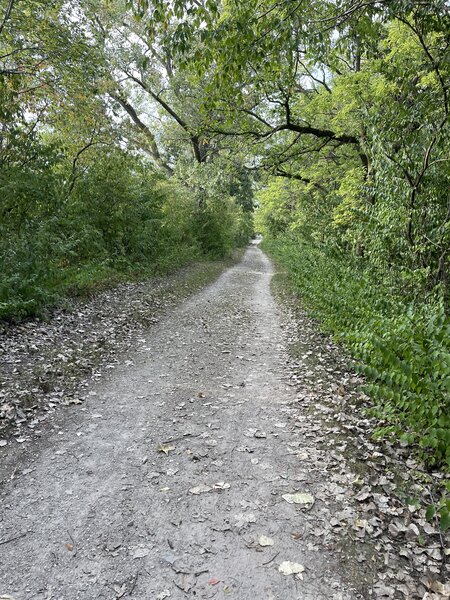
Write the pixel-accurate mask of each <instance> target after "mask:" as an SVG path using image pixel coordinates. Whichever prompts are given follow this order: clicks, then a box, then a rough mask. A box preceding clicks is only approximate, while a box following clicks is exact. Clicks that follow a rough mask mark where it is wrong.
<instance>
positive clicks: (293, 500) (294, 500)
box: [282, 492, 315, 506]
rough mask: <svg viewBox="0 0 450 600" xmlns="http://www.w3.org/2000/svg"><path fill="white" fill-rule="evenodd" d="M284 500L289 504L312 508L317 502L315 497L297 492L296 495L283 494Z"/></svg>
mask: <svg viewBox="0 0 450 600" xmlns="http://www.w3.org/2000/svg"><path fill="white" fill-rule="evenodd" d="M282 498H284V500H286V502H287V503H288V504H304V505H306V504H309V505H310V506H312V505H313V504H314V502H315V499H314V496H312V495H311V494H305V493H302V492H296V493H295V494H283V496H282Z"/></svg>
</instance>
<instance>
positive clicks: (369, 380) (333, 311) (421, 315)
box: [263, 234, 450, 529]
mask: <svg viewBox="0 0 450 600" xmlns="http://www.w3.org/2000/svg"><path fill="white" fill-rule="evenodd" d="M263 247H264V248H265V249H266V250H267V251H268V252H269V253H270V254H271V255H272V256H273V257H274V258H275V259H276V260H277V262H279V264H280V265H281V266H282V267H283V268H284V269H285V270H286V272H287V276H288V279H289V281H290V283H291V285H292V287H293V289H294V291H295V292H296V293H297V294H298V296H299V297H300V299H301V302H302V303H303V304H304V305H305V307H306V308H308V309H309V310H310V311H311V313H312V315H313V316H314V317H316V318H317V319H318V320H319V321H320V323H321V324H322V327H323V328H324V330H326V331H328V332H330V333H332V334H333V336H334V337H335V338H336V339H338V340H339V341H340V342H341V343H343V344H344V345H345V346H346V347H347V348H348V349H349V350H350V352H351V353H352V355H353V357H354V358H355V359H356V361H357V364H358V369H359V371H360V372H361V373H362V374H363V375H364V376H365V380H366V386H365V391H366V392H367V393H368V395H369V396H370V398H371V399H372V408H371V409H370V412H371V414H372V415H373V416H375V417H376V418H377V419H378V420H379V427H378V429H377V433H376V435H378V436H380V437H383V436H394V437H397V438H398V439H401V440H403V441H406V442H408V443H409V444H411V446H412V447H413V448H414V449H415V450H416V451H417V453H418V455H419V457H420V458H421V460H423V462H424V463H425V465H426V466H427V467H428V468H429V469H433V468H441V469H443V470H444V471H446V472H447V473H448V472H450V318H449V316H448V314H446V311H445V308H444V302H443V299H442V297H439V295H437V294H436V293H435V294H434V295H430V296H429V297H425V296H423V297H420V298H414V297H408V296H406V295H404V294H403V293H402V290H401V289H400V288H399V286H396V283H395V277H391V278H390V279H389V280H386V278H385V279H384V280H383V279H382V278H380V277H379V276H377V273H376V272H375V271H374V270H369V269H368V268H367V266H364V265H363V264H362V263H361V262H359V261H358V259H357V258H355V259H353V260H349V256H348V255H346V256H345V260H344V258H343V256H341V255H339V253H332V252H330V251H329V250H326V249H325V248H323V247H320V246H314V245H311V243H310V242H308V243H306V242H305V241H303V240H302V238H301V237H299V236H298V235H297V236H296V235H292V234H290V235H284V236H280V237H278V238H276V239H267V240H265V241H264V243H263ZM447 492H450V487H449V485H448V483H447ZM436 509H437V510H439V511H440V515H441V524H442V527H443V528H445V529H446V528H448V527H450V500H449V498H448V496H447V497H446V495H445V493H444V495H443V497H442V499H441V503H440V505H439V506H437V507H435V508H434V509H430V510H431V511H432V510H436Z"/></svg>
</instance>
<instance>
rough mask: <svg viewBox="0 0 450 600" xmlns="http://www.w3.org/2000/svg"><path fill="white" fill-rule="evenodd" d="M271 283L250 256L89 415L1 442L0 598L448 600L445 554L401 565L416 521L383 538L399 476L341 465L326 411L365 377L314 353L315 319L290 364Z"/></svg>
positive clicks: (285, 322)
mask: <svg viewBox="0 0 450 600" xmlns="http://www.w3.org/2000/svg"><path fill="white" fill-rule="evenodd" d="M272 275H273V268H272V266H271V264H270V262H269V260H268V259H267V257H266V256H265V255H264V254H263V253H262V252H261V251H260V250H259V249H258V248H257V247H250V248H249V249H248V250H247V252H246V254H245V256H244V258H243V260H242V261H241V262H240V263H239V264H238V265H236V266H234V267H232V268H230V269H228V270H227V271H226V272H225V273H224V274H222V275H221V276H220V277H219V279H218V280H217V281H216V282H215V283H214V284H212V285H210V286H209V287H207V288H206V289H204V290H203V291H201V292H199V293H197V294H195V295H194V296H192V297H191V298H190V299H188V300H186V301H184V302H183V303H182V304H180V305H179V306H178V307H175V308H172V309H171V310H169V311H167V312H166V314H164V315H163V316H161V317H160V319H159V322H157V323H156V322H155V323H154V325H153V326H151V327H150V328H147V329H145V328H143V329H139V330H136V331H134V333H132V335H131V338H130V340H132V343H131V344H130V343H127V346H130V348H129V350H128V351H127V353H120V352H119V351H118V352H117V354H116V360H115V361H114V362H110V363H107V364H104V365H103V367H102V368H101V369H100V370H99V371H98V372H95V373H94V376H93V377H90V378H89V379H87V380H86V382H85V387H84V392H83V398H86V399H85V400H84V401H83V402H82V403H81V404H74V405H71V406H67V407H63V408H61V409H60V410H58V411H57V412H56V413H55V414H53V415H52V419H47V421H46V422H43V423H38V424H35V429H36V428H37V429H38V431H39V436H36V435H34V436H30V439H28V438H27V436H23V437H25V440H24V441H23V442H19V443H18V440H17V438H16V439H15V441H14V442H11V443H9V444H7V445H6V446H4V447H0V461H1V467H0V476H1V477H2V479H3V483H2V487H1V488H0V504H1V515H0V519H1V521H0V598H2V594H4V596H5V597H6V598H9V597H11V598H13V599H14V600H40V599H46V600H50V599H52V600H76V599H83V600H93V599H94V598H95V599H96V598H98V599H105V600H114V599H118V598H128V597H132V598H134V599H137V600H140V599H142V600H144V599H149V600H150V599H151V600H163V599H164V598H169V599H182V598H186V597H196V598H225V597H229V598H235V599H237V600H250V599H251V600H254V599H265V600H275V599H276V600H291V599H292V600H297V599H298V600H300V599H302V600H353V599H354V600H356V599H358V598H374V597H376V598H397V597H398V598H405V597H406V598H408V597H409V598H411V599H412V598H419V597H420V598H422V597H424V598H425V595H427V594H428V596H427V597H428V598H430V599H431V598H435V597H436V598H441V597H445V596H444V595H443V594H442V595H441V593H440V591H441V592H442V590H444V592H445V587H444V586H445V580H444V581H442V577H443V571H442V569H443V567H442V564H441V563H442V558H443V557H442V554H440V559H439V560H438V559H437V558H436V557H435V558H432V557H430V556H428V555H425V558H424V560H423V561H422V562H420V561H419V565H418V567H417V569H416V570H417V572H415V571H414V568H415V567H414V565H413V564H412V563H411V568H410V567H409V566H408V565H409V563H408V562H407V560H409V559H407V558H406V557H405V556H402V555H401V553H400V549H401V548H404V549H405V552H406V553H408V552H411V555H414V552H415V548H416V546H417V544H416V543H415V541H414V538H415V537H417V536H416V533H415V530H414V529H411V530H407V527H409V526H410V525H411V524H413V525H414V523H415V521H414V522H413V521H411V522H408V523H407V525H406V526H405V529H404V530H401V528H400V532H397V535H396V536H394V535H393V534H392V535H391V537H392V540H391V539H390V538H388V537H386V536H387V535H388V533H389V531H388V529H389V524H390V522H391V519H393V518H394V517H395V518H400V516H401V515H402V514H403V512H402V511H404V510H405V509H404V508H402V507H400V506H398V507H397V508H398V511H400V512H398V514H394V513H392V512H389V510H386V512H385V513H382V509H380V508H379V505H380V504H381V506H382V507H386V506H387V508H388V509H389V508H390V505H389V502H390V498H391V496H390V495H389V493H390V492H393V491H394V488H392V487H391V488H389V484H391V486H392V485H393V484H392V481H391V480H390V479H389V477H388V478H387V481H386V486H385V487H386V490H385V492H384V493H383V494H382V493H380V492H379V491H378V489H372V487H368V489H367V490H366V489H365V477H366V474H365V473H363V472H361V473H356V472H355V462H354V460H353V463H352V460H351V457H346V453H345V450H346V443H347V442H346V439H345V438H344V439H342V438H340V436H342V430H341V428H340V427H338V426H337V425H336V421H339V419H338V418H337V417H336V414H335V413H336V412H339V411H340V410H343V408H342V404H343V398H344V396H345V395H347V390H342V389H341V388H342V386H343V385H346V386H347V387H348V390H349V391H348V395H349V397H353V396H355V397H356V392H353V391H351V390H352V386H353V387H354V386H356V384H357V378H355V377H354V376H352V375H351V374H349V373H347V372H344V371H343V364H344V363H343V362H342V361H343V359H342V360H341V359H339V360H338V359H337V358H333V353H334V352H335V351H336V349H335V348H333V347H331V346H330V348H329V354H328V355H326V356H325V355H322V354H321V350H320V351H319V349H318V348H317V346H315V344H316V341H317V338H314V335H313V333H312V331H311V330H310V327H311V323H310V322H309V321H307V320H305V331H306V333H307V334H308V335H306V336H305V338H304V339H303V340H301V344H300V347H297V350H296V352H297V354H296V357H293V353H292V348H291V349H290V350H291V351H290V352H289V345H290V344H292V343H293V342H294V341H295V340H296V336H297V335H298V333H299V329H298V325H294V321H293V318H292V316H290V315H289V314H288V313H287V312H286V311H285V310H284V309H282V308H281V307H280V306H279V305H277V304H276V302H275V300H274V298H273V296H272V294H271V291H270V281H271V278H272ZM305 319H306V318H305ZM300 335H301V330H300ZM302 344H303V345H302ZM119 348H120V345H119ZM341 362H342V364H341ZM324 363H325V366H326V368H325V370H324V368H323V367H324ZM97 375H100V376H99V377H97ZM343 382H344V383H343ZM325 388H326V390H328V391H327V392H325ZM74 397H75V396H74ZM330 402H331V403H333V402H334V408H330ZM317 406H319V408H321V410H319V411H317ZM355 410H356V409H355ZM327 411H328V412H329V411H334V413H333V414H334V417H335V418H334V421H333V423H331V422H327V419H323V418H322V417H323V415H324V414H325V415H327ZM328 416H329V415H328ZM353 416H355V415H353ZM355 418H359V417H356V416H355ZM329 420H330V419H328V421H329ZM352 427H356V428H357V432H356V433H357V435H361V436H365V437H366V433H365V430H364V432H363V433H361V431H363V429H361V427H360V429H361V431H360V430H358V427H359V425H358V424H355V423H353V424H351V426H349V427H348V430H347V429H345V431H346V432H347V433H346V434H345V435H346V436H351V435H354V433H352V432H351V431H350V430H351V429H352ZM356 439H357V438H356ZM367 443H369V442H367ZM375 451H376V449H375V448H373V449H372V450H370V449H369V452H372V454H373V452H375ZM380 454H381V453H380ZM352 456H354V455H353V454H352ZM366 458H367V457H366ZM380 476H381V475H380ZM380 485H382V483H381V484H380ZM374 494H378V495H377V496H374ZM380 496H383V498H380ZM384 497H385V498H386V500H385V499H384ZM393 502H396V501H394V500H393ZM372 505H373V506H372ZM380 511H381V512H380ZM406 512H407V513H408V515H409V513H410V511H408V510H406ZM361 513H362V515H363V516H361ZM411 514H412V513H411ZM380 515H381V516H380ZM383 515H384V516H383ZM402 518H403V517H402ZM414 518H415V517H414V515H413V516H412V517H411V519H414ZM377 519H378V520H379V523H378V522H377ZM408 519H409V516H408ZM403 520H404V519H403ZM417 522H418V526H420V525H421V522H420V519H419V518H418V519H417ZM418 526H416V528H417V527H418ZM370 528H372V529H370ZM377 528H378V529H379V530H380V534H376V532H377ZM417 531H418V532H419V529H417ZM361 532H362V533H361ZM419 533H422V534H423V533H424V532H423V531H422V532H419ZM428 533H429V535H430V539H433V540H435V541H436V544H437V545H438V546H439V552H441V551H442V543H443V542H442V536H441V537H439V536H438V534H437V532H435V531H434V530H432V531H428ZM399 536H400V538H401V540H402V543H401V544H400V545H396V540H398V538H399ZM433 536H434V537H433ZM380 537H381V538H383V537H384V538H385V539H384V541H383V542H381V541H380ZM394 538H395V539H394ZM438 539H439V542H438V541H437V540H438ZM430 543H431V542H430ZM389 544H390V546H389V548H387V545H389ZM386 548H387V550H386ZM430 548H431V546H430ZM386 551H387V552H388V561H390V562H389V564H388V565H386ZM411 560H412V559H411ZM429 561H431V562H430V563H429ZM433 561H434V562H433ZM430 565H431V566H430ZM436 565H438V566H436ZM433 567H434V571H433ZM430 568H431V570H430ZM399 571H403V576H402V577H401V578H400V579H398V577H397V576H398V572H399ZM430 573H431V574H432V576H431V579H430ZM394 576H395V581H394ZM422 576H423V577H428V580H427V582H422V583H421V582H420V579H421V578H422ZM392 581H394V583H392ZM436 582H437V583H440V582H441V583H440V585H442V586H443V587H442V588H439V589H440V591H439V589H436V585H437V583H436ZM433 585H434V588H433ZM399 586H404V587H403V591H402V590H401V589H400V587H399ZM424 594H425V595H424Z"/></svg>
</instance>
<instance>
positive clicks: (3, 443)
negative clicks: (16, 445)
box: [0, 440, 8, 598]
mask: <svg viewBox="0 0 450 600" xmlns="http://www.w3.org/2000/svg"><path fill="white" fill-rule="evenodd" d="M7 443H8V442H7V441H6V440H0V448H1V447H2V446H6V444H7ZM6 597H7V596H0V598H6Z"/></svg>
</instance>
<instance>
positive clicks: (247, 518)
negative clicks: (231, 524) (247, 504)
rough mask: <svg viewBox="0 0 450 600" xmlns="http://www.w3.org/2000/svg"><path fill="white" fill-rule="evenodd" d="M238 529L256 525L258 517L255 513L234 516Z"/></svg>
mask: <svg viewBox="0 0 450 600" xmlns="http://www.w3.org/2000/svg"><path fill="white" fill-rule="evenodd" d="M234 518H235V519H236V521H237V523H236V525H237V526H238V527H242V526H243V525H246V524H248V523H256V517H255V515H254V514H253V513H239V514H238V515H234Z"/></svg>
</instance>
